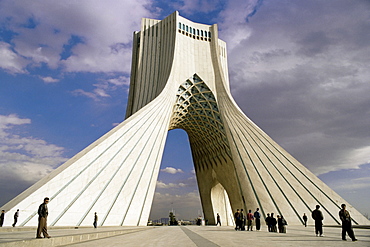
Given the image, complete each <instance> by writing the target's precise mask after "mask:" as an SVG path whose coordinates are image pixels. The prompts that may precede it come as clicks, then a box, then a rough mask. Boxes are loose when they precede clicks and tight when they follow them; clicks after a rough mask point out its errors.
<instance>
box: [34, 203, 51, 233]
mask: <svg viewBox="0 0 370 247" xmlns="http://www.w3.org/2000/svg"><path fill="white" fill-rule="evenodd" d="M48 203H49V198H48V197H45V199H44V203H42V204H41V205H40V206H39V210H38V214H39V224H38V226H37V233H36V238H42V237H41V233H43V235H44V238H50V235H49V234H48V229H47V218H48V214H49V212H48V206H47V204H48Z"/></svg>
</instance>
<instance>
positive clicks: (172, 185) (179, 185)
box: [157, 181, 187, 189]
mask: <svg viewBox="0 0 370 247" xmlns="http://www.w3.org/2000/svg"><path fill="white" fill-rule="evenodd" d="M183 187H187V184H185V183H177V184H175V183H168V184H166V183H164V182H162V181H157V188H159V189H170V188H183Z"/></svg>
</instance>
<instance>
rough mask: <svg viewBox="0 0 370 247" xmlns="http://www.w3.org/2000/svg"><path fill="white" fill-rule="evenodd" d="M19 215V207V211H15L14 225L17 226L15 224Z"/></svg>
mask: <svg viewBox="0 0 370 247" xmlns="http://www.w3.org/2000/svg"><path fill="white" fill-rule="evenodd" d="M18 217H19V209H17V211H16V212H15V213H14V223H13V225H12V226H13V227H15V224H17V221H18Z"/></svg>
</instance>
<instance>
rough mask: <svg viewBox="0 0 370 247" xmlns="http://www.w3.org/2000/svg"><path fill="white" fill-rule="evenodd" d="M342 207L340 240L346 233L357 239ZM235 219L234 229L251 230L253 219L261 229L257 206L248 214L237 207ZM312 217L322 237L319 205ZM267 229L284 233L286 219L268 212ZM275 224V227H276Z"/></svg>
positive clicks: (305, 224) (218, 219)
mask: <svg viewBox="0 0 370 247" xmlns="http://www.w3.org/2000/svg"><path fill="white" fill-rule="evenodd" d="M341 207H342V209H341V210H340V211H339V218H340V220H341V221H342V240H344V241H345V240H346V235H347V234H348V236H349V237H350V238H351V239H352V241H357V239H356V237H355V234H354V232H353V229H352V223H351V221H352V220H351V216H350V214H349V212H348V211H347V210H346V205H345V204H342V205H341ZM234 219H235V231H238V230H239V231H245V226H247V231H253V221H254V222H255V225H256V230H257V231H259V230H260V229H261V214H260V212H259V208H257V209H256V211H255V212H254V213H252V211H251V210H249V212H248V214H247V215H246V216H245V215H244V212H243V209H240V211H239V209H237V210H236V212H235V214H234ZM302 219H303V222H304V223H303V224H304V226H305V227H307V220H308V217H307V215H306V214H305V213H304V214H303V216H302ZM312 219H313V220H314V221H315V234H316V236H320V237H323V236H324V235H323V229H322V226H323V223H322V222H323V220H324V216H323V214H322V212H321V210H320V205H316V209H315V210H313V211H312ZM265 222H266V225H267V230H268V231H269V232H277V231H279V233H286V226H287V225H288V223H287V221H286V220H285V219H284V217H283V216H282V215H277V219H276V218H274V213H271V214H270V213H268V214H267V217H266V219H265ZM218 224H220V226H221V221H220V215H219V214H218V213H217V225H218ZM276 226H277V227H276Z"/></svg>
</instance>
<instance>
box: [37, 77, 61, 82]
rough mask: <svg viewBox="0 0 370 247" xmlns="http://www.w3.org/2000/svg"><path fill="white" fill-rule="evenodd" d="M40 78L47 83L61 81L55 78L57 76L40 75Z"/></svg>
mask: <svg viewBox="0 0 370 247" xmlns="http://www.w3.org/2000/svg"><path fill="white" fill-rule="evenodd" d="M40 79H41V80H43V81H44V82H45V83H55V82H58V81H59V79H55V78H53V77H50V76H46V77H42V76H40Z"/></svg>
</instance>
